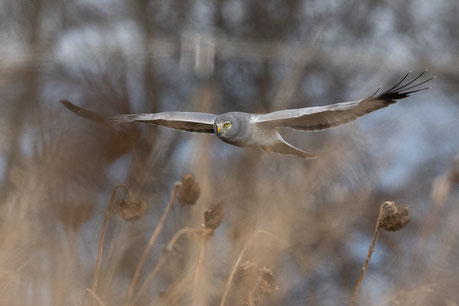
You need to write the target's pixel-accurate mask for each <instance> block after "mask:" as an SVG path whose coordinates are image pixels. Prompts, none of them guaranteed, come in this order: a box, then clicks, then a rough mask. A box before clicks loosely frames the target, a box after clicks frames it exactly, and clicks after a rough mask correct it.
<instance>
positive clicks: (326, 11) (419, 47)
mask: <svg viewBox="0 0 459 306" xmlns="http://www.w3.org/2000/svg"><path fill="white" fill-rule="evenodd" d="M458 13H459V6H458V3H457V0H442V1H426V0H407V1H393V0H375V1H335V0H325V1H323V0H320V1H314V0H292V1H281V0H253V1H252V0H251V1H242V0H218V1H205V0H197V1H184V0H180V1H179V0H173V1H164V0H154V1H146V0H135V1H127V0H118V1H96V0H79V1H50V0H18V1H12V0H11V1H3V2H1V3H0V55H1V56H0V101H1V103H0V199H1V201H0V245H1V249H0V304H1V305H73V304H81V303H83V304H85V305H89V304H91V303H101V302H103V303H104V304H105V305H122V304H123V303H124V301H125V300H126V297H127V294H128V288H129V283H131V280H132V279H133V277H134V273H135V270H136V267H137V263H138V262H139V259H140V257H141V254H142V252H143V250H144V249H145V247H146V245H147V242H148V240H149V239H150V236H151V235H152V233H153V231H154V228H155V226H156V225H157V224H158V222H159V219H160V216H161V214H162V212H163V210H164V209H165V205H166V203H167V202H168V199H169V197H170V192H171V189H172V186H173V184H174V182H175V181H178V180H180V178H181V177H182V176H183V175H185V174H186V173H192V174H193V177H194V179H193V181H192V183H193V184H196V185H194V186H191V187H190V188H191V189H190V190H191V191H193V190H194V191H195V194H193V195H190V194H188V196H189V197H191V196H193V197H192V198H193V201H192V202H193V205H175V206H174V207H173V210H172V211H171V212H170V213H169V215H168V216H167V218H166V219H165V222H164V226H163V228H162V231H161V232H160V233H159V236H158V239H157V241H155V244H154V246H153V247H152V250H151V252H150V254H149V255H148V257H147V258H146V260H145V265H143V268H142V270H141V273H140V276H139V281H138V284H137V286H136V287H135V288H134V289H133V290H134V291H133V292H134V295H136V294H137V296H136V298H135V303H136V304H137V305H149V304H151V303H152V304H153V305H184V303H185V304H187V305H188V304H191V303H193V305H219V304H220V302H221V300H222V298H223V296H224V294H225V291H226V288H228V290H227V293H226V296H225V299H226V305H247V304H249V305H342V304H345V303H346V302H347V301H348V300H349V298H350V296H351V295H352V290H353V287H354V286H355V283H356V281H357V279H358V275H359V272H360V268H361V265H362V264H363V260H364V258H365V256H366V252H367V247H368V244H369V242H370V240H371V235H372V231H373V229H374V223H375V221H376V217H377V213H378V207H379V204H380V203H382V202H383V201H385V200H391V201H396V202H403V203H405V204H407V205H409V206H410V208H411V221H410V223H409V224H408V225H407V227H406V228H404V229H403V230H401V231H399V232H395V233H389V232H384V233H382V234H381V236H380V240H379V242H378V245H377V246H376V249H375V254H374V256H373V259H372V262H370V265H369V270H368V272H367V275H366V278H365V280H364V283H363V287H362V288H361V293H360V295H359V298H358V301H359V303H360V304H361V305H381V304H383V305H386V304H387V305H389V304H390V305H392V304H393V305H455V304H456V303H458V301H459V292H458V291H457V283H458V282H459V269H458V266H459V256H458V252H459V243H458V241H459V240H458V239H457V233H458V232H459V230H458V224H459V207H458V205H457V204H458V201H457V199H458V188H457V185H458V179H457V178H458V176H459V174H458V171H459V170H458V167H457V159H456V161H455V162H454V158H455V156H456V154H457V152H458V151H459V137H458V131H459V121H458V120H457V119H458V118H459V110H458V108H459V104H458V97H459V86H458V85H459V83H458V80H459V79H458V73H457V72H458V71H459V60H458V53H457V52H458V51H457V50H459V18H457V16H458ZM425 68H429V69H430V71H431V73H432V74H435V75H437V76H438V78H437V79H436V81H435V82H434V83H433V84H432V86H433V89H432V90H430V91H427V92H422V93H419V94H416V95H414V96H413V97H412V98H409V99H406V100H403V101H400V102H399V103H397V104H395V105H392V106H390V107H389V108H386V109H383V110H380V111H378V112H376V113H374V114H371V115H368V116H366V117H365V118H362V119H360V120H358V121H357V122H355V123H352V124H348V125H346V126H343V127H340V128H336V129H332V130H329V131H324V132H318V133H303V132H298V131H283V134H284V135H285V137H286V138H288V139H289V140H290V141H292V142H293V143H295V144H297V145H298V146H299V147H301V148H304V149H307V150H308V151H311V152H315V153H317V154H318V155H319V158H318V159H316V160H300V159H295V158H292V157H284V156H278V155H270V154H267V153H264V152H262V151H257V150H250V149H240V148H236V147H233V146H230V145H227V144H225V143H223V142H221V141H219V140H218V139H217V138H216V137H210V136H203V135H196V134H188V133H180V132H176V131H172V130H168V129H164V128H158V127H153V126H145V125H125V126H105V125H101V124H95V123H92V122H89V121H86V120H84V119H82V118H79V117H77V116H75V115H74V114H72V113H70V112H68V111H67V110H66V109H64V108H63V107H62V106H61V105H60V104H59V103H58V101H59V99H61V98H65V99H68V100H71V101H72V102H74V103H76V104H78V105H81V106H84V107H87V108H90V109H93V110H96V111H100V112H102V113H110V114H115V113H129V112H137V113H139V112H157V111H166V110H182V111H202V112H215V113H221V112H226V111H232V110H239V111H246V112H268V111H274V110H278V109H282V108H295V107H305V106H314V105H324V104H329V103H334V102H341V101H345V100H354V99H358V98H363V97H365V96H367V95H369V94H371V93H372V92H374V90H375V89H376V88H377V87H379V86H380V85H386V86H388V85H390V84H392V82H393V81H394V80H396V79H398V78H400V76H401V75H403V74H404V73H405V72H406V71H407V70H413V72H418V71H422V70H424V69H425ZM456 158H458V157H456ZM117 184H127V185H129V186H130V188H131V190H132V195H131V196H132V197H134V198H135V201H136V202H132V203H140V204H142V205H141V206H139V207H138V209H140V211H141V214H139V215H135V217H132V214H129V217H128V219H129V220H134V219H137V220H135V222H125V221H124V220H123V219H122V218H120V217H119V216H118V215H117V214H116V212H115V211H111V212H109V213H110V215H109V216H110V217H109V222H108V227H107V231H106V235H105V241H104V245H103V246H104V249H103V256H102V258H101V270H100V276H99V282H98V286H97V290H96V291H97V292H94V291H93V290H92V289H91V288H94V287H93V284H92V278H93V273H94V267H95V264H96V259H97V251H98V249H97V242H98V239H99V235H100V228H101V226H102V223H103V219H104V211H105V209H106V207H107V205H108V202H109V201H110V194H111V192H112V190H113V188H114V187H115V185H117ZM193 188H194V189H193ZM196 188H197V189H196ZM196 190H198V192H197V193H196ZM118 197H119V199H118V200H119V201H120V202H122V200H123V199H124V198H123V195H118ZM197 197H199V198H198V199H197V201H196V198H197ZM188 202H190V201H188ZM194 202H195V203H194ZM125 203H128V202H125ZM129 203H131V202H129ZM143 203H146V211H145V207H144V204H143ZM216 208H218V210H216ZM223 208H224V217H223ZM121 209H123V208H121ZM124 209H125V210H126V209H127V208H126V207H124ZM127 212H128V213H131V211H127ZM205 212H206V214H205ZM144 213H145V215H144ZM140 216H141V217H142V218H140ZM210 217H212V218H218V219H215V220H214V219H212V220H210V221H209V218H210ZM222 218H223V219H222ZM217 221H218V222H217ZM209 222H211V224H212V227H211V228H212V229H209V228H208V226H205V224H210V223H209ZM220 222H222V223H221V224H220ZM214 227H217V228H216V229H214ZM180 229H182V231H180ZM174 233H178V234H177V235H176V236H174ZM184 234H187V235H185V236H183V235H184ZM174 237H175V238H176V240H171V239H174ZM169 241H172V242H174V243H171V244H170V247H168V243H169ZM163 249H166V251H164V252H163ZM238 259H239V261H238ZM158 262H159V263H160V264H161V267H160V268H159V270H158V272H155V273H153V274H150V273H152V271H154V268H155V265H156V264H157V263H158ZM236 262H238V265H237V266H236V268H234V267H235V265H236ZM233 270H234V271H233ZM232 272H234V273H232ZM148 275H153V276H152V277H151V281H150V282H148V286H147V285H145V288H144V289H143V291H142V294H138V293H139V290H140V287H141V285H142V284H144V281H145V279H148ZM230 275H232V281H231V282H230V284H229V286H228V279H229V277H230ZM87 288H88V289H87ZM97 299H99V300H98V301H96V300H97ZM132 301H133V300H131V302H132Z"/></svg>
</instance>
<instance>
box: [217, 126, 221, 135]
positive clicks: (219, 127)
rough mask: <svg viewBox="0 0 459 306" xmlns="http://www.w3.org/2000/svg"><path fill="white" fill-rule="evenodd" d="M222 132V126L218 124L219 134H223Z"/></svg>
mask: <svg viewBox="0 0 459 306" xmlns="http://www.w3.org/2000/svg"><path fill="white" fill-rule="evenodd" d="M221 131H222V125H221V124H217V132H219V133H221Z"/></svg>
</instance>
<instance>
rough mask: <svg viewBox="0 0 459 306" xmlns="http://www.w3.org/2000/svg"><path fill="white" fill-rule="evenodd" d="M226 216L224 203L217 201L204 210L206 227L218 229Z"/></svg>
mask: <svg viewBox="0 0 459 306" xmlns="http://www.w3.org/2000/svg"><path fill="white" fill-rule="evenodd" d="M224 216H225V214H224V211H223V203H217V204H214V205H212V207H211V208H210V209H208V210H206V211H205V212H204V224H203V226H204V228H205V229H212V230H216V229H217V227H219V226H220V223H222V221H223V217H224Z"/></svg>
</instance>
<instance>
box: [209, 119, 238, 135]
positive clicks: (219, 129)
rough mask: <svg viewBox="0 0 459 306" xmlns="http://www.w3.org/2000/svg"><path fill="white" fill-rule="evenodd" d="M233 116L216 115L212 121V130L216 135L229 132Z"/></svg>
mask: <svg viewBox="0 0 459 306" xmlns="http://www.w3.org/2000/svg"><path fill="white" fill-rule="evenodd" d="M233 119H234V118H232V116H231V115H230V114H223V115H220V116H218V117H217V118H216V119H215V122H214V132H215V134H217V135H218V136H225V135H228V134H230V133H231V128H232V127H233V124H234V120H233Z"/></svg>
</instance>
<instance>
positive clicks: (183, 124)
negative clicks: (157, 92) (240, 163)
mask: <svg viewBox="0 0 459 306" xmlns="http://www.w3.org/2000/svg"><path fill="white" fill-rule="evenodd" d="M106 118H107V120H108V121H110V122H114V123H126V122H142V123H149V124H155V125H161V126H165V127H168V128H173V129H177V130H182V131H187V132H196V133H206V134H214V120H215V118H216V115H214V114H208V113H196V112H163V113H155V114H128V115H115V116H108V117H106Z"/></svg>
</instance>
